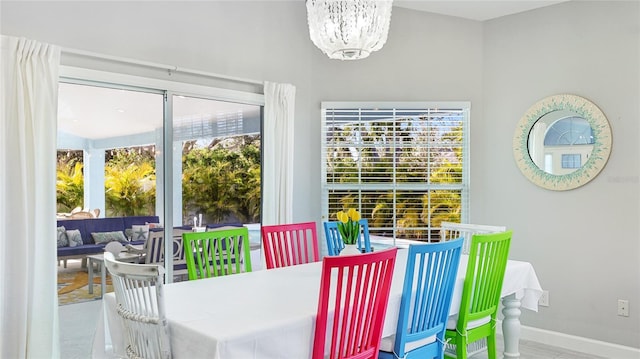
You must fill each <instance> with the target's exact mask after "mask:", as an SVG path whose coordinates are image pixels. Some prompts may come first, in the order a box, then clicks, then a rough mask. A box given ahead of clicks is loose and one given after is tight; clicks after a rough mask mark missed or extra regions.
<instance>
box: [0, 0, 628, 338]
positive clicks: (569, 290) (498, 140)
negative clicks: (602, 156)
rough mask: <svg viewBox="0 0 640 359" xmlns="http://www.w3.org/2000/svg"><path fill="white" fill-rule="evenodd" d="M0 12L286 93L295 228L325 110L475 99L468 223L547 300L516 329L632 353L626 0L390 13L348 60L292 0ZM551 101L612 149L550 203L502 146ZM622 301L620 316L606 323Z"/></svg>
mask: <svg viewBox="0 0 640 359" xmlns="http://www.w3.org/2000/svg"><path fill="white" fill-rule="evenodd" d="M0 6H1V8H0V10H1V11H0V14H1V15H0V16H1V19H0V20H1V22H0V23H1V28H0V32H1V33H2V34H5V35H14V36H24V37H27V38H31V39H36V40H39V41H43V42H48V43H53V44H57V45H61V46H63V47H69V48H75V49H82V50H86V51H93V52H98V53H103V54H108V55H113V56H123V57H128V58H135V59H139V60H147V61H153V62H159V63H166V64H172V65H177V66H181V67H186V68H194V69H199V70H202V71H210V72H215V73H223V74H227V75H233V76H240V77H245V78H252V79H256V80H268V81H275V82H287V83H292V84H294V85H295V86H296V88H297V97H296V126H295V136H296V143H295V167H296V175H295V178H294V182H295V184H294V195H295V198H298V199H299V200H296V201H295V208H294V216H295V220H296V221H306V220H315V221H320V220H321V217H320V216H321V213H320V203H319V196H320V163H319V159H320V136H319V133H320V114H319V110H320V102H321V101H351V100H367V101H401V100H404V101H438V100H445V101H471V104H472V110H471V131H472V132H471V136H472V137H471V156H472V158H471V166H472V189H471V204H472V213H471V221H472V222H474V223H485V224H497V225H507V226H508V227H510V228H513V229H514V231H515V235H514V241H513V244H512V252H511V257H512V258H514V259H521V260H526V261H530V262H533V263H534V265H535V268H536V271H537V273H538V276H539V278H540V280H541V282H542V285H543V287H544V288H545V289H548V290H549V291H550V302H551V306H550V307H549V308H541V310H540V312H539V313H537V314H533V313H527V312H526V311H524V312H525V313H523V318H522V321H523V324H524V325H530V326H535V327H539V328H544V329H549V330H553V331H559V332H563V333H567V334H573V335H579V336H584V337H588V338H593V339H599V340H605V341H609V342H613V343H618V344H623V345H628V346H634V347H640V339H639V338H640V328H639V326H638V323H639V322H640V320H639V318H640V317H639V315H638V312H639V311H638V310H637V309H634V308H638V306H639V305H640V296H639V293H638V291H639V290H640V289H639V287H640V270H639V269H640V268H639V267H638V262H639V258H640V250H639V246H638V237H639V234H640V229H639V228H638V219H639V217H640V216H639V208H638V207H639V206H638V205H639V204H640V201H639V199H638V170H639V168H638V154H639V152H640V151H639V145H638V143H637V136H638V134H639V131H638V125H637V121H638V115H639V111H638V98H640V91H639V89H638V80H639V73H638V67H639V64H640V62H639V58H638V46H639V44H638V42H639V41H638V25H639V21H638V5H637V3H615V4H610V3H606V4H605V3H604V2H589V3H582V2H574V1H572V2H569V3H565V4H560V5H556V6H553V7H548V8H544V9H540V10H536V11H531V12H528V13H523V14H519V15H513V16H508V17H504V18H501V19H496V20H493V21H489V22H486V23H480V22H476V21H470V20H462V19H458V18H453V17H447V16H440V15H434V14H428V13H420V12H414V11H410V10H405V9H401V8H394V13H393V18H392V24H391V30H390V33H389V39H388V41H387V44H386V45H385V47H384V48H383V49H382V50H381V51H379V52H376V53H374V54H372V55H371V57H369V58H368V59H365V60H361V61H356V62H340V61H333V60H329V59H327V58H326V57H325V56H324V55H323V54H322V53H321V52H320V51H319V50H318V49H316V48H315V47H314V46H313V44H312V43H311V41H310V40H309V38H308V30H307V27H306V26H307V25H306V12H305V8H304V3H303V2H302V1H297V2H293V1H289V2H272V1H270V2H264V1H260V2H247V1H243V2H230V1H224V2H222V1H221V2H189V3H179V2H138V3H126V2H111V3H103V2H84V3H82V2H54V1H47V2H41V3H40V2H7V1H3V2H1V3H0ZM63 62H64V63H67V64H76V65H78V64H79V65H87V66H94V65H93V64H89V63H88V62H86V61H85V62H83V61H81V60H78V59H73V58H69V57H63ZM95 66H96V67H98V66H105V65H102V64H101V65H95ZM112 67H113V68H112V70H119V69H118V68H117V67H115V66H112ZM122 71H133V72H134V73H137V74H140V75H148V76H154V77H162V76H165V77H166V75H165V74H158V73H146V72H145V70H143V69H134V70H131V69H129V68H127V69H122ZM173 78H178V77H175V76H174V77H173ZM192 80H194V81H198V82H200V83H206V82H207V81H205V80H203V79H192ZM236 87H241V86H236ZM561 92H568V93H575V94H577V95H582V96H584V97H587V98H589V99H591V100H592V101H594V102H595V103H596V104H597V105H598V106H600V108H601V109H602V110H603V111H604V112H605V114H606V115H607V116H608V118H609V119H610V121H611V126H612V129H613V138H614V142H613V152H612V154H611V159H610V161H609V164H608V165H607V167H606V168H605V170H604V171H603V172H602V173H601V174H600V175H599V176H598V177H597V178H596V179H595V180H594V181H593V182H591V183H589V184H587V185H586V186H584V187H582V188H579V189H576V190H573V191H568V192H551V191H547V190H543V189H540V188H537V187H535V186H534V185H533V184H531V183H529V182H528V181H527V180H526V179H525V178H524V177H523V176H522V175H521V174H520V172H519V171H518V169H517V167H516V165H515V162H514V160H513V155H512V150H511V141H512V138H513V134H514V133H513V132H514V130H515V126H516V123H517V122H518V120H519V119H520V117H521V116H522V115H523V114H524V112H525V111H526V110H527V109H528V107H529V106H531V105H533V104H534V103H535V102H536V101H537V100H539V99H541V98H543V97H545V96H548V95H552V94H557V93H561ZM618 298H622V299H628V300H629V301H630V307H631V310H630V312H631V317H629V318H622V317H617V316H616V300H617V299H618Z"/></svg>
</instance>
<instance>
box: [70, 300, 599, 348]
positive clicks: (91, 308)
mask: <svg viewBox="0 0 640 359" xmlns="http://www.w3.org/2000/svg"><path fill="white" fill-rule="evenodd" d="M101 306H102V301H101V300H95V301H91V302H84V303H78V304H70V305H63V306H60V307H59V308H60V309H59V313H60V328H63V329H62V330H61V331H60V347H61V353H60V354H61V355H60V357H61V358H65V359H89V358H91V347H92V345H93V336H94V333H95V327H96V323H97V321H98V316H99V315H100V314H101V310H100V307H101ZM497 344H498V351H499V352H501V351H502V338H501V337H500V338H498V343H497ZM520 357H521V358H522V359H602V357H598V356H594V355H589V354H585V353H579V352H574V351H570V350H565V349H562V348H557V347H551V346H548V345H545V344H542V343H537V342H532V341H527V340H521V341H520ZM472 358H474V359H486V358H487V354H486V352H482V353H478V354H476V355H475V356H473V357H472Z"/></svg>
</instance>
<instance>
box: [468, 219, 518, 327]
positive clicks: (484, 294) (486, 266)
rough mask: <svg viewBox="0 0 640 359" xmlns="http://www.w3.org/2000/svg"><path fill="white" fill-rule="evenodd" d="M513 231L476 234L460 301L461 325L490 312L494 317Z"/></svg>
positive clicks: (485, 315) (472, 240)
mask: <svg viewBox="0 0 640 359" xmlns="http://www.w3.org/2000/svg"><path fill="white" fill-rule="evenodd" d="M511 235H512V232H511V231H506V232H501V233H492V234H474V235H473V237H472V239H471V251H470V252H469V262H468V264H467V273H466V277H465V283H464V288H463V291H462V300H461V304H460V316H459V319H458V327H460V329H463V328H465V327H466V325H467V323H468V322H470V321H473V320H477V319H481V318H484V317H487V316H491V318H492V320H495V317H496V315H497V311H498V304H499V302H500V293H501V290H502V282H503V279H504V273H505V270H506V267H507V259H508V255H509V245H510V243H511Z"/></svg>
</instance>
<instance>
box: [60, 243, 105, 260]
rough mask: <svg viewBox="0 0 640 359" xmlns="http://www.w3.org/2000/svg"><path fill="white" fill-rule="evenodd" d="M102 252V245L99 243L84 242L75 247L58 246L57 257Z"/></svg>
mask: <svg viewBox="0 0 640 359" xmlns="http://www.w3.org/2000/svg"><path fill="white" fill-rule="evenodd" d="M100 253H104V246H101V245H99V244H85V245H83V246H77V247H60V248H58V257H64V256H75V255H88V254H100Z"/></svg>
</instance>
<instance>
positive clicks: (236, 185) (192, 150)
mask: <svg viewBox="0 0 640 359" xmlns="http://www.w3.org/2000/svg"><path fill="white" fill-rule="evenodd" d="M154 155H155V148H154V146H148V147H131V148H122V149H113V150H108V151H106V152H105V202H106V203H105V205H106V213H105V217H117V216H137V215H155V202H156V172H155V158H154ZM182 160H183V168H182V195H183V213H184V214H185V217H186V218H185V219H188V218H189V214H195V213H198V214H199V213H202V214H203V217H204V218H205V219H206V220H207V221H209V222H225V221H238V222H243V223H255V222H259V221H260V209H261V208H260V206H261V149H260V136H237V137H229V138H224V139H216V140H213V141H212V142H211V143H210V144H209V145H208V146H206V147H204V148H198V147H197V146H196V141H187V142H185V144H184V146H183V158H182ZM57 172H58V174H57V177H58V178H57V203H58V208H57V211H58V212H64V213H68V212H70V211H71V209H73V208H75V207H78V206H79V207H84V204H83V201H84V200H83V193H84V188H83V186H84V179H83V174H82V151H58V171H57ZM185 223H188V222H187V221H185Z"/></svg>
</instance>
